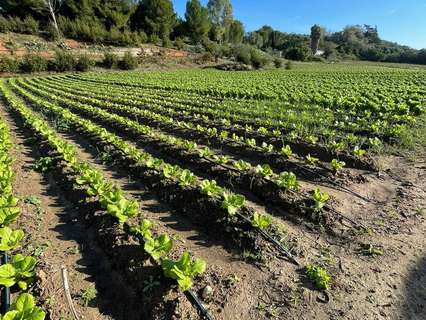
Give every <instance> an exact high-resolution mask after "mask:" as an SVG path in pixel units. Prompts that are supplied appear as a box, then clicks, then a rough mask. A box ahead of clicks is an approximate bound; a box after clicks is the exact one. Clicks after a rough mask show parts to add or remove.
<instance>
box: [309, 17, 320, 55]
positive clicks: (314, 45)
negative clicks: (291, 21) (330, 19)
mask: <svg viewBox="0 0 426 320" xmlns="http://www.w3.org/2000/svg"><path fill="white" fill-rule="evenodd" d="M321 37H322V29H321V27H320V26H319V25H317V24H315V25H313V26H312V28H311V50H312V54H316V53H317V51H318V47H319V43H320V40H321Z"/></svg>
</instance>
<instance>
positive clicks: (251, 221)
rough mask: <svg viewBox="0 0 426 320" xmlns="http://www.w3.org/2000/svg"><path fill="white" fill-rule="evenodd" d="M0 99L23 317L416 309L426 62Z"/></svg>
mask: <svg viewBox="0 0 426 320" xmlns="http://www.w3.org/2000/svg"><path fill="white" fill-rule="evenodd" d="M0 94H1V96H2V102H1V105H0V119H1V121H0V138H1V141H0V143H1V144H2V147H1V148H0V156H1V157H0V167H1V168H2V169H1V171H2V172H1V174H2V182H1V186H2V190H1V191H2V195H1V201H3V204H4V205H3V207H2V208H1V211H0V212H1V214H2V215H1V218H2V220H1V221H3V222H2V227H3V229H0V230H2V234H0V238H1V244H2V246H1V247H0V250H2V251H4V252H8V253H9V255H10V256H12V258H11V259H12V262H10V263H9V266H10V268H12V267H13V268H15V269H16V270H15V271H14V273H13V275H10V274H8V273H7V272H6V271H8V272H12V271H10V270H3V272H0V284H1V285H2V286H6V287H9V288H10V289H11V292H12V300H15V299H24V298H26V299H28V300H32V299H34V300H35V303H36V304H37V307H36V306H34V305H31V306H30V307H28V308H30V309H31V308H32V312H34V314H36V313H38V314H40V313H42V312H44V313H45V314H46V318H48V319H76V316H75V315H77V317H78V318H80V319H123V320H124V319H128V320H133V319H135V320H137V319H158V320H159V319H223V320H227V319H253V320H254V319H424V317H425V314H426V305H425V301H426V288H425V283H426V251H425V248H426V240H425V232H426V222H425V219H426V203H425V199H426V163H425V159H426V152H425V151H426V150H425V148H426V69H424V68H416V67H410V66H407V67H403V66H396V67H395V66H393V67H391V65H386V64H383V65H378V64H377V65H375V64H361V63H359V64H353V65H349V64H347V65H344V66H342V65H339V64H336V65H334V66H333V65H323V66H321V65H315V64H312V65H309V64H306V65H302V64H301V65H298V66H297V67H296V68H295V69H294V70H267V71H250V72H223V71H216V70H208V69H205V70H201V69H197V70H195V69H194V70H193V69H190V70H178V71H167V72H164V71H162V72H141V71H138V72H91V73H79V74H77V73H76V74H61V75H44V76H36V77H21V78H17V77H16V78H8V79H3V80H2V81H1V83H0ZM12 230H14V231H12ZM12 232H15V233H12ZM16 257H17V258H16ZM13 259H15V260H16V261H15V260H13ZM23 259H26V260H25V261H26V262H25V265H24V263H23V262H22V263H21V264H19V261H23ZM18 260H19V261H18ZM0 268H2V267H0ZM64 274H65V275H68V276H67V278H68V279H67V280H68V281H67V285H68V286H69V291H67V290H64V289H63V288H64V283H65V281H64ZM65 287H66V286H65ZM25 291H26V292H28V293H29V294H31V296H29V295H27V296H25V293H22V292H25ZM19 294H21V295H19ZM30 297H33V298H30ZM14 307H16V306H15V305H14ZM16 312H18V311H16ZM31 319H39V318H36V317H35V316H34V318H31Z"/></svg>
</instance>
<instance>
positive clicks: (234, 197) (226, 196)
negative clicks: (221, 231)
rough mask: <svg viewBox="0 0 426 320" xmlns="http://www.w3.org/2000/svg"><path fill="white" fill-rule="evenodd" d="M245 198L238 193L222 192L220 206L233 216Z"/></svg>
mask: <svg viewBox="0 0 426 320" xmlns="http://www.w3.org/2000/svg"><path fill="white" fill-rule="evenodd" d="M245 200H246V198H245V197H244V196H243V195H240V194H233V193H228V192H224V193H223V202H222V208H223V209H225V210H227V211H228V214H229V215H231V216H233V215H235V214H236V213H237V210H238V209H239V208H241V207H242V206H243V205H244V202H245Z"/></svg>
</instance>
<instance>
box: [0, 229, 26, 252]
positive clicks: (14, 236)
mask: <svg viewBox="0 0 426 320" xmlns="http://www.w3.org/2000/svg"><path fill="white" fill-rule="evenodd" d="M23 238H24V231H22V230H12V229H10V228H9V227H3V228H0V251H10V250H15V249H16V248H18V247H19V246H20V242H21V240H22V239H23Z"/></svg>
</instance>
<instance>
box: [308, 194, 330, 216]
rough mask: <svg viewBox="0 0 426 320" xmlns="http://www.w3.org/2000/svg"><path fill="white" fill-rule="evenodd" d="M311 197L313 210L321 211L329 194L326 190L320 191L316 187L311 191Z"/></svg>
mask: <svg viewBox="0 0 426 320" xmlns="http://www.w3.org/2000/svg"><path fill="white" fill-rule="evenodd" d="M312 198H313V199H314V201H315V204H314V210H315V211H321V210H322V208H323V207H324V206H325V205H326V203H327V202H328V200H329V199H330V195H329V194H328V193H327V192H321V190H320V189H319V188H316V189H315V190H314V191H313V194H312Z"/></svg>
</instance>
